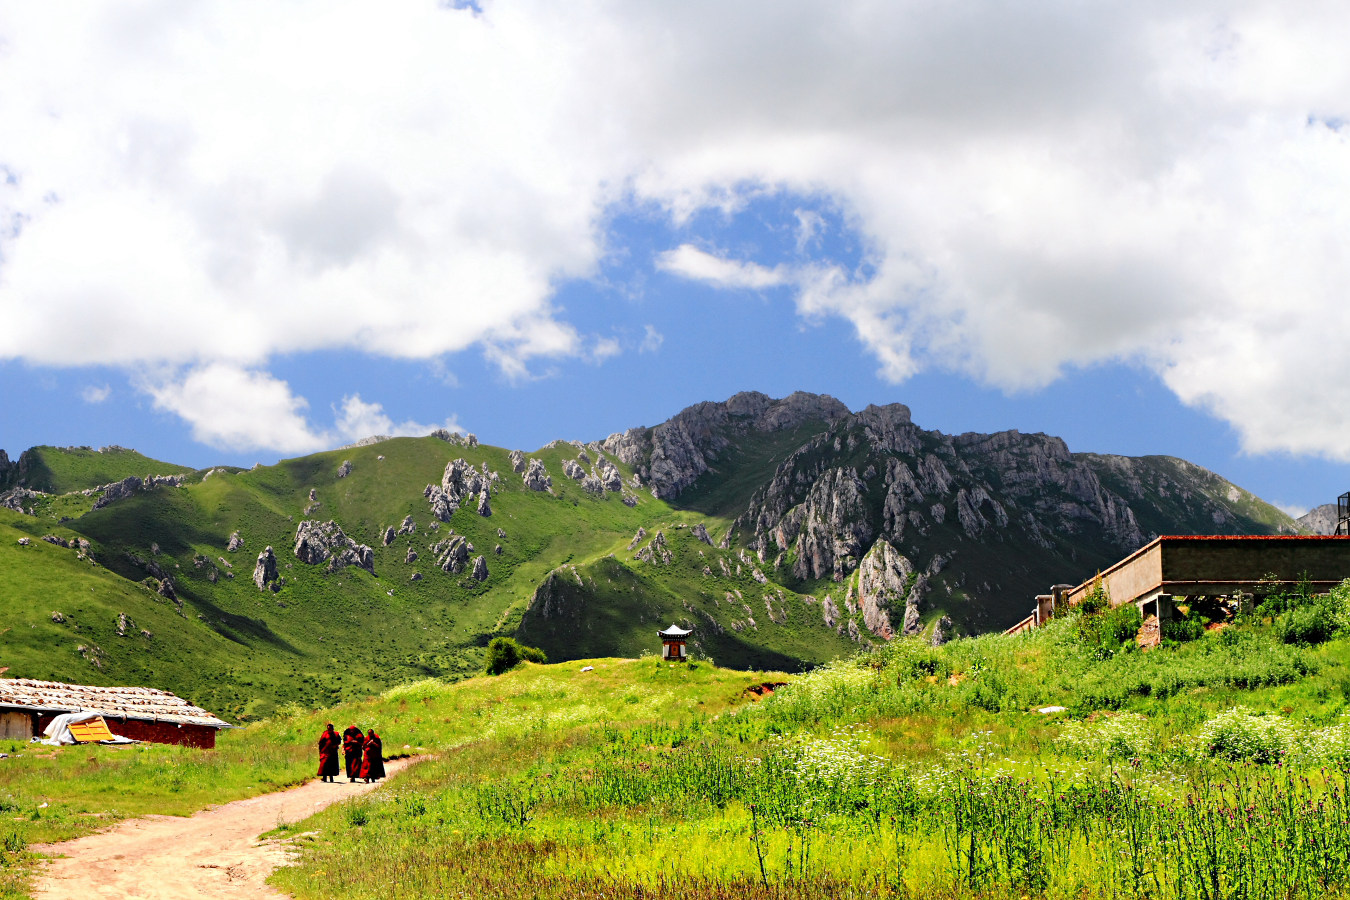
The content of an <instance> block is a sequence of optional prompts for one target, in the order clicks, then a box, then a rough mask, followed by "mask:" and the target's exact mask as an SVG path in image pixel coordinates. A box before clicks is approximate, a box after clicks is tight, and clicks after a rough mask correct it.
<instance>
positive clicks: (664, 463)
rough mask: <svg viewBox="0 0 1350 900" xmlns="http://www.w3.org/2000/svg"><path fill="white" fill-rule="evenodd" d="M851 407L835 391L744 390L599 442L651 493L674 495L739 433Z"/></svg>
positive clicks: (823, 417)
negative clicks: (783, 394) (777, 394)
mask: <svg viewBox="0 0 1350 900" xmlns="http://www.w3.org/2000/svg"><path fill="white" fill-rule="evenodd" d="M847 415H848V408H847V407H846V406H844V404H842V403H840V402H839V401H838V400H835V399H834V398H833V397H829V396H825V395H817V394H805V393H801V392H798V393H795V394H793V395H791V396H790V397H787V398H785V399H783V400H774V399H771V398H770V397H768V396H766V395H764V394H760V393H755V392H746V393H741V394H736V395H735V396H733V397H732V398H731V399H729V400H727V401H726V402H725V403H699V404H696V405H694V406H691V407H689V408H687V409H685V410H683V411H681V412H680V413H678V414H677V415H676V416H674V417H673V418H671V419H670V420H668V421H666V422H663V423H662V424H660V425H657V426H655V427H654V428H630V429H628V430H627V431H625V432H623V433H622V434H618V433H616V434H612V435H610V436H609V437H608V438H606V439H605V440H604V441H603V442H602V443H601V447H602V449H603V450H604V451H605V452H606V453H609V454H610V455H612V456H614V457H616V458H617V459H618V460H619V461H620V462H623V463H626V464H627V465H630V466H632V467H633V469H634V470H635V473H636V475H637V476H638V477H639V478H640V480H641V481H642V482H644V483H646V484H648V485H649V486H650V490H651V492H652V495H653V496H656V497H660V498H662V499H666V500H669V499H673V498H674V497H677V496H679V494H680V492H681V491H683V490H684V489H685V488H687V487H688V486H689V485H691V484H693V483H694V481H695V480H697V478H698V477H699V476H700V475H702V474H703V473H705V472H707V471H708V470H709V468H710V466H711V465H712V464H713V463H715V462H716V461H717V459H718V458H719V456H720V455H721V454H722V453H723V452H724V451H725V450H727V449H728V448H729V447H731V446H732V443H733V440H734V438H735V437H736V436H737V435H740V434H745V433H747V432H752V431H758V432H772V431H784V430H788V429H792V428H796V427H798V426H800V425H802V424H804V423H806V422H812V421H818V422H833V421H836V420H838V419H840V418H843V417H844V416H847Z"/></svg>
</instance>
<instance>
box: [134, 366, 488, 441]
mask: <svg viewBox="0 0 1350 900" xmlns="http://www.w3.org/2000/svg"><path fill="white" fill-rule="evenodd" d="M140 386H141V388H142V390H144V391H145V392H146V393H148V394H149V395H150V396H151V397H152V398H153V400H154V405H155V408H156V409H160V410H163V411H166V412H171V413H174V414H175V415H177V416H179V417H180V418H182V419H183V420H184V421H186V422H187V423H188V424H189V425H190V426H191V429H192V437H193V439H194V440H197V441H200V442H201V443H203V444H209V445H210V446H212V447H217V448H220V449H223V450H233V451H245V450H257V449H268V450H277V451H280V452H283V453H297V454H298V453H311V452H314V451H316V450H326V449H330V448H332V447H335V446H337V445H339V444H342V443H345V442H351V441H357V440H360V439H361V438H365V437H370V436H371V435H388V436H390V437H417V436H421V435H426V434H430V433H431V432H432V431H434V430H436V429H437V428H445V429H447V430H449V431H463V428H461V427H460V425H459V423H458V422H457V421H456V420H455V418H454V417H453V416H451V417H450V418H448V419H447V420H446V421H445V422H444V423H442V424H440V425H426V424H422V423H419V422H415V421H404V422H395V421H394V420H393V419H391V418H390V417H389V415H388V414H387V413H385V411H384V407H383V406H382V405H381V404H379V403H368V402H366V401H364V400H362V399H361V395H360V394H352V395H349V396H346V397H343V398H342V404H341V405H340V406H334V408H333V416H334V422H333V424H332V425H331V426H327V427H323V426H316V425H315V424H314V423H313V422H311V421H310V417H309V415H308V410H309V401H307V400H306V399H305V398H304V397H299V396H296V394H295V393H294V392H293V391H292V389H291V387H290V385H289V384H287V383H286V382H285V381H282V380H281V379H279V378H276V377H275V376H273V375H271V374H269V373H267V372H262V371H258V370H252V369H248V368H244V367H241V366H235V365H231V364H229V363H211V364H209V365H205V366H197V367H192V368H190V369H188V370H186V371H161V372H157V373H152V374H148V375H145V376H143V377H142V382H141V385H140Z"/></svg>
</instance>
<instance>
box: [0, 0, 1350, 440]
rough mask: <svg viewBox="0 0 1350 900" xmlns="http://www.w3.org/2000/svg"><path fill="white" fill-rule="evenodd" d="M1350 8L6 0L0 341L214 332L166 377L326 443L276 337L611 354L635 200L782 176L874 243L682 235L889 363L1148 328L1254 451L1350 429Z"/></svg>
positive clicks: (1108, 340)
mask: <svg viewBox="0 0 1350 900" xmlns="http://www.w3.org/2000/svg"><path fill="white" fill-rule="evenodd" d="M1347 42H1350V9H1347V8H1346V7H1345V6H1344V5H1343V4H1333V3H1313V4H1301V5H1298V6H1296V7H1295V6H1290V5H1288V4H1279V3H1276V2H1273V0H1249V2H1245V3H1241V4H1227V3H1218V2H1217V0H1213V2H1200V0H1196V2H1183V3H1176V2H1171V3H1161V2H1152V0H1144V2H1140V3H1131V4H1114V5H1112V4H1092V3H1087V4H1084V3H1078V2H1068V0H1055V2H1049V3H1044V4H1037V5H1035V6H1033V7H1028V6H1027V5H1025V4H1023V5H1017V4H1003V5H998V4H994V5H990V4H987V3H978V2H974V0H955V2H950V3H941V4H933V3H927V2H918V0H896V2H893V3H884V4H876V3H866V2H862V0H856V2H855V0H843V2H841V3H837V4H831V5H828V6H823V5H821V4H819V3H814V2H812V3H808V2H805V0H773V2H769V0H759V2H754V0H752V2H746V3H738V4H734V5H731V6H728V5H727V4H724V3H714V2H711V0H690V2H687V3H680V4H670V3H617V2H607V0H597V2H593V3H586V4H581V5H574V4H573V5H559V4H550V3H545V2H544V0H518V2H513V3H509V4H506V3H498V2H484V3H482V4H481V11H479V12H475V11H473V10H467V9H454V8H451V7H449V6H447V5H445V4H435V3H431V2H424V3H417V4H413V3H410V4H399V5H395V6H391V7H383V8H381V9H380V10H379V12H378V13H372V12H371V10H370V7H369V6H368V5H367V4H360V3H356V2H354V0H350V2H340V0H326V2H318V0H313V2H297V3H293V4H284V5H280V6H278V5H276V4H267V3H260V2H243V3H231V4H224V3H200V4H146V5H141V6H133V7H128V6H126V5H125V4H120V3H112V2H107V3H102V4H99V3H94V2H88V3H78V4H74V3H72V4H69V5H65V6H63V5H61V4H51V3H43V4H11V5H9V6H7V7H6V8H5V10H4V13H3V16H0V46H3V48H4V49H3V53H0V81H2V82H3V83H5V84H9V85H18V86H21V88H22V89H17V90H10V91H4V92H0V133H3V134H4V135H5V140H4V142H3V145H2V146H0V167H3V172H4V173H5V174H3V175H0V312H3V315H4V318H5V322H6V328H5V329H3V330H0V358H17V359H24V360H27V361H29V362H32V363H37V364H44V365H57V366H64V365H79V364H112V365H124V366H144V365H147V364H154V365H169V366H172V367H176V368H175V370H176V371H179V370H181V367H183V366H191V367H192V368H191V369H188V370H183V371H188V372H189V373H190V374H187V375H185V376H179V377H177V378H175V379H170V380H169V381H168V382H165V383H163V384H158V385H157V386H153V387H155V388H156V389H155V390H153V391H152V396H153V397H154V398H155V402H156V403H157V404H159V405H161V406H162V408H165V409H175V410H178V409H184V410H190V409H192V408H193V404H194V402H196V401H199V400H200V401H209V400H210V399H211V398H212V397H215V396H216V395H217V394H218V391H217V390H216V389H215V387H213V386H217V385H220V384H223V383H224V382H226V381H229V380H231V379H233V381H234V382H235V385H236V386H240V387H247V388H248V389H249V390H250V391H255V392H257V393H258V394H259V395H261V396H262V397H263V398H264V399H266V400H267V401H268V402H270V403H271V404H272V405H273V406H274V407H275V411H276V413H277V416H278V418H277V419H276V420H275V427H274V429H273V430H271V431H267V432H266V433H265V434H264V433H260V432H259V431H258V427H257V426H250V425H249V424H248V423H246V422H242V421H241V422H232V421H229V419H230V417H228V416H225V417H222V418H221V419H219V420H218V421H216V422H214V423H213V422H207V421H203V420H201V419H200V418H192V417H191V414H190V413H184V415H185V417H187V418H188V421H189V422H191V423H192V425H193V428H194V431H196V430H197V429H200V432H199V433H200V434H202V435H204V436H206V437H207V438H209V439H211V440H236V439H237V440H241V441H248V440H269V441H275V442H277V443H275V444H273V445H269V446H275V447H277V448H285V449H299V448H301V447H304V446H309V445H311V444H312V442H313V441H314V440H315V439H316V437H317V436H318V435H320V434H321V433H322V430H321V431H316V430H315V429H314V428H313V427H311V426H310V425H309V424H308V423H307V420H305V418H304V410H303V401H302V400H300V399H299V398H296V397H294V396H292V395H291V394H290V393H289V390H288V389H287V388H286V387H285V385H284V384H282V383H280V382H276V380H275V379H272V378H271V377H270V376H269V375H268V374H267V373H266V363H267V360H268V359H270V358H271V357H272V356H274V355H276V354H279V353H294V352H303V351H308V350H316V349H333V348H355V347H359V348H361V349H362V350H363V351H365V352H368V353H374V354H380V355H385V356H392V357H400V358H409V359H426V360H436V359H438V358H441V357H444V356H445V355H447V354H452V353H455V352H456V351H461V350H464V349H465V348H469V347H479V348H482V350H483V352H485V353H486V354H487V356H488V358H489V359H491V360H492V361H494V362H495V363H496V364H497V365H499V366H500V367H501V369H502V371H503V372H504V373H505V374H506V375H507V376H508V377H509V378H512V379H517V380H520V379H526V378H529V377H531V374H532V371H531V364H532V361H536V360H550V359H556V358H559V357H567V356H572V357H581V358H594V357H595V356H596V355H598V353H599V351H600V350H602V349H603V346H602V344H597V343H595V340H594V339H588V338H583V337H582V335H581V334H579V333H578V331H577V330H576V328H575V327H574V325H573V324H572V323H570V322H569V321H567V319H566V315H565V313H562V312H560V311H559V310H558V309H556V308H555V307H554V306H553V305H552V304H551V297H552V294H553V291H554V289H555V287H556V286H557V285H558V284H560V283H562V282H565V281H567V280H570V279H577V278H586V277H589V276H590V275H592V274H593V273H594V272H595V270H596V266H597V264H598V260H599V259H600V257H601V254H602V253H605V252H606V248H607V245H608V242H610V241H612V240H614V238H615V236H613V235H607V234H605V233H604V232H603V229H604V228H605V226H606V223H607V222H609V221H610V218H609V217H608V216H607V212H608V211H610V210H612V209H613V208H614V206H615V205H616V204H622V203H627V202H635V203H640V204H655V205H656V206H658V207H659V208H662V209H664V210H666V211H667V212H668V214H669V215H670V216H671V217H672V219H673V220H676V221H679V222H683V223H686V225H688V224H689V223H693V222H696V221H697V219H696V218H695V217H694V216H693V214H694V213H696V212H698V211H700V210H705V209H717V210H719V211H721V213H722V214H723V215H724V216H735V215H737V214H738V212H739V211H741V210H744V209H745V208H746V207H747V204H748V203H750V202H752V201H753V200H754V199H756V198H760V197H765V196H771V195H776V194H785V195H791V196H794V197H803V198H821V199H823V200H825V201H826V202H827V203H828V204H829V205H830V207H831V208H832V209H833V210H837V211H839V213H840V216H841V217H842V220H843V221H844V222H845V223H846V224H847V227H849V228H850V229H852V230H853V231H854V232H856V236H857V238H858V240H859V243H860V244H861V245H862V246H863V247H864V248H865V249H864V256H865V259H864V261H863V265H861V266H858V265H856V264H850V265H844V264H843V263H841V262H840V261H839V260H835V259H830V258H828V257H826V256H823V255H820V254H822V253H823V252H824V251H823V250H822V249H821V247H822V242H821V241H819V240H817V239H818V237H819V235H820V227H821V223H820V222H819V221H818V220H816V219H814V218H812V217H811V216H796V215H794V214H793V213H785V214H784V219H785V220H784V221H783V222H782V223H779V224H780V225H781V226H782V233H784V234H787V235H791V238H788V239H786V240H789V241H790V244H789V246H790V247H792V246H795V247H796V249H797V250H798V252H799V253H800V254H805V258H804V259H800V260H798V261H797V262H795V263H794V264H793V265H791V266H785V265H783V264H780V263H770V264H766V263H765V262H764V261H763V260H761V259H756V258H755V254H754V252H752V250H745V249H741V248H732V249H730V250H728V251H727V252H722V251H718V252H717V253H712V252H709V251H708V250H706V249H699V248H700V247H708V246H711V245H710V243H708V242H707V241H706V240H705V239H704V238H703V237H702V236H699V237H698V238H697V239H693V240H691V241H689V242H686V243H683V244H681V245H679V246H676V247H674V248H672V249H670V250H668V251H666V252H665V253H663V254H661V255H660V256H659V257H658V258H657V259H656V260H654V262H655V264H656V265H657V266H658V267H659V268H661V269H662V270H664V271H666V272H669V273H672V274H677V275H679V276H681V277H687V278H694V279H698V280H701V281H703V282H706V283H709V284H714V285H718V286H721V287H725V288H729V289H752V290H759V289H766V288H774V287H785V288H788V289H789V290H790V291H791V292H792V295H793V296H794V297H795V304H796V309H797V311H798V312H799V313H800V314H801V315H804V316H808V317H817V316H839V317H843V318H844V319H846V320H848V321H849V322H851V323H852V324H853V326H854V327H855V329H856V332H857V335H858V339H859V340H860V342H862V344H863V345H864V346H866V347H867V348H868V350H869V351H870V352H871V353H872V354H873V355H874V356H875V357H876V359H877V361H878V366H879V368H880V371H881V373H882V374H883V375H884V376H885V377H887V378H890V379H893V380H901V379H904V378H907V377H909V376H911V375H913V374H914V373H915V372H918V371H921V370H924V369H927V368H935V367H938V368H947V369H951V370H955V371H959V372H963V373H967V374H969V375H970V376H971V377H973V378H975V379H977V380H980V381H983V382H985V383H988V384H993V385H998V386H1001V387H1003V388H1005V389H1008V390H1025V389H1035V388H1037V387H1039V386H1042V385H1044V384H1046V383H1048V382H1049V381H1051V380H1053V379H1055V378H1058V377H1061V376H1063V374H1064V373H1065V372H1066V371H1069V370H1071V369H1072V367H1074V366H1077V365H1086V364H1090V363H1093V362H1097V361H1101V360H1111V359H1129V360H1133V361H1138V362H1141V363H1143V364H1145V365H1147V366H1149V367H1151V368H1152V369H1153V370H1154V371H1155V372H1157V373H1159V374H1160V376H1161V377H1162V378H1163V379H1164V381H1165V383H1166V384H1168V385H1169V386H1170V387H1171V389H1172V390H1174V391H1175V392H1176V393H1177V395H1178V396H1179V397H1180V398H1181V399H1182V400H1184V401H1185V402H1187V403H1189V404H1192V405H1195V406H1199V407H1202V408H1205V409H1208V410H1210V411H1212V412H1213V413H1214V414H1215V415H1217V416H1219V417H1221V418H1222V419H1224V420H1226V421H1227V422H1229V423H1231V424H1232V425H1233V427H1234V428H1235V429H1236V430H1237V432H1238V433H1239V434H1240V435H1241V436H1242V439H1243V441H1244V444H1245V446H1246V447H1247V448H1248V449H1251V450H1253V451H1258V452H1263V451H1270V450H1289V451H1293V452H1296V453H1313V454H1323V455H1328V456H1334V457H1338V458H1342V459H1350V424H1346V423H1350V357H1344V356H1343V355H1341V354H1338V353H1336V352H1335V348H1334V347H1331V346H1328V345H1327V339H1326V336H1327V335H1335V334H1341V333H1345V332H1346V330H1347V326H1350V305H1348V304H1345V303H1344V302H1343V301H1342V298H1341V294H1342V290H1343V286H1344V285H1345V284H1346V283H1347V281H1348V278H1347V276H1350V257H1347V256H1346V254H1345V253H1344V252H1343V245H1344V235H1345V234H1347V233H1350V228H1348V227H1347V226H1350V143H1348V141H1350V129H1347V128H1346V126H1345V125H1344V124H1343V123H1345V122H1347V121H1350V56H1347V55H1346V54H1345V53H1344V47H1345V46H1346V44H1347ZM793 206H796V207H797V209H798V210H800V209H802V208H803V207H802V206H801V204H796V203H794V204H790V205H789V208H792V207H793ZM812 254H816V256H814V257H813V256H812ZM1319 347H1322V348H1325V352H1322V353H1319V352H1318V348H1319ZM1310 360H1316V362H1315V363H1312V362H1310ZM335 427H336V426H335ZM259 446H262V445H259Z"/></svg>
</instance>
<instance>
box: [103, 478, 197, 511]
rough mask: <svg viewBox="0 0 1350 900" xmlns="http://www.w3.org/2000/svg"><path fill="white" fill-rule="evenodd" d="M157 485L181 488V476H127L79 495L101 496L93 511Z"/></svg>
mask: <svg viewBox="0 0 1350 900" xmlns="http://www.w3.org/2000/svg"><path fill="white" fill-rule="evenodd" d="M159 485H166V486H168V487H182V485H183V476H182V475H147V476H145V477H144V478H137V477H136V476H135V475H129V476H127V477H126V478H123V479H122V480H121V481H114V482H113V483H112V484H105V485H102V486H101V487H97V488H90V489H88V490H85V491H81V493H83V494H85V495H86V496H88V495H91V494H95V493H99V492H101V495H100V496H99V498H98V499H97V500H95V501H94V509H102V508H103V507H105V506H107V505H108V504H110V503H116V502H117V501H118V500H125V499H127V498H128V497H132V496H134V495H135V494H136V493H137V492H139V491H148V490H152V489H153V488H155V487H158V486H159Z"/></svg>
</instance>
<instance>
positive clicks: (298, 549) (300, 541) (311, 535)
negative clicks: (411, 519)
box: [295, 519, 375, 575]
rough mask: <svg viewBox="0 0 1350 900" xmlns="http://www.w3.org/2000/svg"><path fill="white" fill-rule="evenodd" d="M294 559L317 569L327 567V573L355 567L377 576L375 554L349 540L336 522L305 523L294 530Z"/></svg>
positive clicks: (306, 521)
mask: <svg viewBox="0 0 1350 900" xmlns="http://www.w3.org/2000/svg"><path fill="white" fill-rule="evenodd" d="M295 558H296V559H298V560H300V561H301V562H303V563H305V564H307V565H311V566H317V565H319V564H320V563H325V562H326V563H327V564H328V565H327V571H328V572H336V571H337V570H338V569H341V568H344V567H346V566H356V567H357V568H359V569H365V570H366V571H367V572H369V573H370V574H372V575H374V574H375V553H374V551H373V550H371V549H370V548H369V547H367V546H366V545H365V544H359V543H357V542H356V541H354V540H352V539H351V538H350V537H348V536H347V535H346V534H345V533H344V532H343V531H342V528H341V527H339V526H338V524H337V523H336V522H334V521H331V520H329V521H327V522H317V521H312V520H309V519H306V520H304V521H303V522H301V523H300V524H299V525H298V526H296V529H295Z"/></svg>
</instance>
